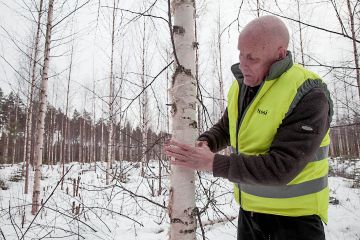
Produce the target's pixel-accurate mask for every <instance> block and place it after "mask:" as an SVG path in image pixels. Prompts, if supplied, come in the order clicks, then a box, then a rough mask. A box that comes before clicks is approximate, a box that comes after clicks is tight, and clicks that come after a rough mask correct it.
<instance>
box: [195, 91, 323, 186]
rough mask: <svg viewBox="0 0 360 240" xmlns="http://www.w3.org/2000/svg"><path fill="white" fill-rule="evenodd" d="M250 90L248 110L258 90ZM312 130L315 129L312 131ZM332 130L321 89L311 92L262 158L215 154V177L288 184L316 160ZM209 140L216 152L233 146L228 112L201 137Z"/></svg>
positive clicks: (270, 183) (300, 102) (267, 183)
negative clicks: (326, 136)
mask: <svg viewBox="0 0 360 240" xmlns="http://www.w3.org/2000/svg"><path fill="white" fill-rule="evenodd" d="M249 89H250V90H249V91H247V93H246V97H245V99H246V100H244V103H243V104H244V107H246V106H247V105H249V104H250V102H251V100H252V98H253V97H254V96H255V94H256V92H257V90H258V89H257V88H255V89H251V88H249ZM303 126H307V127H311V128H312V129H313V130H312V131H309V128H307V127H305V128H303ZM328 129H329V103H328V99H327V98H326V96H325V94H324V92H323V90H322V89H320V88H314V89H312V90H310V91H309V93H307V94H306V95H305V96H303V97H302V99H301V100H300V101H299V103H298V104H297V106H296V107H295V109H294V110H293V111H292V113H291V114H290V115H288V116H287V117H286V118H285V119H284V120H283V122H282V124H281V125H280V127H279V128H278V130H277V134H276V136H275V138H274V140H273V142H272V144H271V147H270V150H269V152H268V153H267V154H262V155H259V156H254V155H244V154H239V155H238V154H235V153H232V154H230V156H226V155H221V154H215V159H214V163H213V175H214V176H215V177H223V178H227V179H229V180H230V181H232V182H243V183H253V184H261V185H284V184H287V183H288V182H290V181H291V180H292V179H293V178H294V177H295V176H296V175H297V174H298V173H300V172H301V170H302V169H303V168H304V167H305V165H306V164H307V163H308V161H309V160H311V159H312V158H313V156H314V155H315V152H316V151H317V149H318V148H319V146H320V143H321V141H322V139H323V138H324V136H325V134H326V132H327V130H328ZM198 140H201V141H207V142H208V145H209V147H210V149H211V151H213V152H218V151H220V150H222V149H224V148H225V147H226V146H229V145H230V135H229V118H228V113H227V109H226V111H225V112H224V115H223V116H222V118H221V119H220V120H219V121H218V122H217V123H216V124H215V125H214V126H213V127H212V128H211V129H209V130H208V131H206V132H204V133H203V134H201V135H200V136H199V138H198Z"/></svg>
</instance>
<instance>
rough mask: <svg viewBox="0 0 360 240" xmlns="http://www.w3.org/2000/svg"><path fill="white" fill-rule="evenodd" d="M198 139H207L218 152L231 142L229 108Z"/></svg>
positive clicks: (212, 148)
mask: <svg viewBox="0 0 360 240" xmlns="http://www.w3.org/2000/svg"><path fill="white" fill-rule="evenodd" d="M198 141H206V142H207V143H208V146H209V147H210V149H211V151H212V152H218V151H220V150H222V149H224V148H226V147H227V146H228V145H229V144H230V134H229V118H228V111H227V108H226V109H225V111H224V114H223V116H222V117H221V119H220V120H219V121H218V122H217V123H216V124H215V125H214V126H212V127H211V128H210V129H209V130H207V131H206V132H204V133H202V134H201V135H200V136H199V137H198Z"/></svg>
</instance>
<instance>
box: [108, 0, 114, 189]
mask: <svg viewBox="0 0 360 240" xmlns="http://www.w3.org/2000/svg"><path fill="white" fill-rule="evenodd" d="M115 17H116V4H115V0H114V5H113V14H112V28H111V58H110V78H109V103H108V104H109V136H108V137H109V141H108V149H107V157H108V158H107V165H106V184H107V185H108V184H109V183H110V176H109V174H110V169H112V161H113V141H114V138H113V103H114V100H113V92H114V86H113V85H114V81H113V80H114V79H113V77H114V76H113V75H114V73H113V70H114V69H113V67H114V46H115Z"/></svg>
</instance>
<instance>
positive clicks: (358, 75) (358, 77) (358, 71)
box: [346, 0, 360, 100]
mask: <svg viewBox="0 0 360 240" xmlns="http://www.w3.org/2000/svg"><path fill="white" fill-rule="evenodd" d="M346 2H347V7H348V11H349V20H350V30H351V37H352V39H353V40H352V43H353V53H354V62H355V67H356V70H355V71H356V82H357V89H358V95H359V100H360V64H359V55H358V49H357V45H356V41H355V40H356V29H355V24H354V12H353V8H352V6H351V3H350V0H347V1H346ZM354 10H355V9H354Z"/></svg>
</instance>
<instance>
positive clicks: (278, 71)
mask: <svg viewBox="0 0 360 240" xmlns="http://www.w3.org/2000/svg"><path fill="white" fill-rule="evenodd" d="M293 64H294V63H293V60H292V54H291V52H290V51H287V55H286V57H285V58H284V59H281V60H279V61H276V62H275V63H273V65H271V67H270V70H269V74H268V75H267V76H266V77H265V81H269V80H274V79H277V78H278V77H280V76H281V75H282V74H283V73H284V72H286V71H287V70H289V69H290V68H291V67H292V65H293ZM231 71H232V73H233V74H234V76H235V78H236V80H237V81H238V82H239V83H240V84H242V82H243V80H244V75H243V74H242V72H241V70H240V68H239V63H236V64H234V65H232V66H231Z"/></svg>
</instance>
